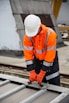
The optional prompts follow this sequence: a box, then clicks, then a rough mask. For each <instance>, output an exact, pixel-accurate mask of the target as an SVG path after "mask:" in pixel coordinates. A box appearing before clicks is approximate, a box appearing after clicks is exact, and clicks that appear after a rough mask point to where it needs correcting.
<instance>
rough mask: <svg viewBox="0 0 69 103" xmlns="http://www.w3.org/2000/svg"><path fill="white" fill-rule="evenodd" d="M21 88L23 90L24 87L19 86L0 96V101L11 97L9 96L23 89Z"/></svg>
mask: <svg viewBox="0 0 69 103" xmlns="http://www.w3.org/2000/svg"><path fill="white" fill-rule="evenodd" d="M23 88H25V85H20V86H18V87H17V88H14V89H13V90H11V91H8V92H6V93H4V94H2V95H0V100H2V99H3V98H5V97H7V96H9V95H11V94H13V93H15V92H17V91H19V90H21V89H23Z"/></svg>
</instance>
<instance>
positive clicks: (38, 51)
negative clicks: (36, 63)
mask: <svg viewBox="0 0 69 103" xmlns="http://www.w3.org/2000/svg"><path fill="white" fill-rule="evenodd" d="M45 51H46V48H43V49H42V50H36V53H38V54H42V53H43V52H45Z"/></svg>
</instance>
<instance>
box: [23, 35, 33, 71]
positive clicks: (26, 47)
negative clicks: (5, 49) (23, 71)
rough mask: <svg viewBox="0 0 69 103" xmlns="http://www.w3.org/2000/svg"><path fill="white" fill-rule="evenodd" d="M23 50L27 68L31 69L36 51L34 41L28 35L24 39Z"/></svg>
mask: <svg viewBox="0 0 69 103" xmlns="http://www.w3.org/2000/svg"><path fill="white" fill-rule="evenodd" d="M23 52H24V57H25V60H26V65H27V70H28V71H30V70H32V69H33V59H34V52H33V44H32V41H31V40H30V38H29V37H27V36H26V35H25V36H24V39H23Z"/></svg>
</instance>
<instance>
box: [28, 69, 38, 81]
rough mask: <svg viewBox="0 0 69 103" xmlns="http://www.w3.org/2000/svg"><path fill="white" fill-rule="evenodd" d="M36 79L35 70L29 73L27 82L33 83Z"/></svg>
mask: <svg viewBox="0 0 69 103" xmlns="http://www.w3.org/2000/svg"><path fill="white" fill-rule="evenodd" d="M36 78H37V74H36V73H35V70H31V71H30V77H29V81H30V82H34V81H36Z"/></svg>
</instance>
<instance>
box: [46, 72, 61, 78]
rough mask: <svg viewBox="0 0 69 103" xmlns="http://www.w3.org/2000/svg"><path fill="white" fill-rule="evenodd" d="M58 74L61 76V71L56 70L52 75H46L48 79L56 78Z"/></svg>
mask: <svg viewBox="0 0 69 103" xmlns="http://www.w3.org/2000/svg"><path fill="white" fill-rule="evenodd" d="M57 76H59V71H57V72H55V73H53V74H51V75H48V76H46V80H50V79H53V78H55V77H57Z"/></svg>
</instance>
